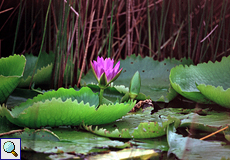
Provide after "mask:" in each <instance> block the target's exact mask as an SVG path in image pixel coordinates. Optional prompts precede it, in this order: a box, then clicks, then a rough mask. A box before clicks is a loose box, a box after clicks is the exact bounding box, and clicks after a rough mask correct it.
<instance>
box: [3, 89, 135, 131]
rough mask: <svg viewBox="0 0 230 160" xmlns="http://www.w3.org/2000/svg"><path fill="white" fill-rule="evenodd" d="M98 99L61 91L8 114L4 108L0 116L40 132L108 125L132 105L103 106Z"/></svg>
mask: <svg viewBox="0 0 230 160" xmlns="http://www.w3.org/2000/svg"><path fill="white" fill-rule="evenodd" d="M98 105H99V97H98V94H97V93H93V92H92V90H91V89H90V88H88V87H83V88H81V89H80V90H79V91H76V90H74V89H73V88H71V89H64V88H60V89H58V90H57V91H49V92H46V93H44V94H43V95H41V94H40V95H38V96H37V97H34V98H33V99H28V100H27V101H26V102H24V103H21V104H20V105H19V106H16V107H14V108H13V109H12V110H11V111H10V110H8V109H7V108H6V107H5V106H4V105H3V106H2V107H0V115H1V116H6V117H7V119H8V120H9V121H10V122H12V123H14V124H16V125H18V126H23V127H30V128H39V127H41V126H52V127H53V126H61V125H80V124H81V123H82V122H83V121H84V123H85V124H89V125H99V124H105V123H110V122H113V121H115V120H117V119H118V118H120V117H122V116H123V115H125V114H126V113H128V112H129V111H130V110H131V109H132V108H133V107H134V105H135V101H134V102H133V101H129V102H127V103H120V104H119V103H116V104H112V103H111V104H108V105H107V104H102V105H100V106H99V108H98V109H97V107H98Z"/></svg>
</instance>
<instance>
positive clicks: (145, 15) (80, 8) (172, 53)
mask: <svg viewBox="0 0 230 160" xmlns="http://www.w3.org/2000/svg"><path fill="white" fill-rule="evenodd" d="M229 7H230V3H229V2H228V0H222V1H217V0H69V1H66V0H63V1H62V0H60V1H55V0H46V1H41V0H40V1H39V0H14V1H13V0H8V1H6V0H2V2H1V4H0V17H1V22H0V45H1V53H0V56H9V55H10V54H14V53H17V54H25V53H32V54H34V55H38V56H39V53H41V51H46V52H47V53H49V52H50V51H53V52H54V53H55V55H56V61H55V67H54V74H53V80H54V84H53V87H54V88H58V87H60V86H62V84H63V82H64V81H65V80H63V77H64V71H65V68H66V65H67V61H68V60H70V62H71V63H72V65H73V67H71V76H70V77H71V84H72V85H74V84H78V85H79V82H80V79H81V77H82V74H83V73H86V72H87V70H88V69H89V68H90V61H91V60H93V59H95V58H96V57H97V56H98V55H100V56H103V57H112V58H114V59H115V61H117V60H118V59H119V58H122V59H125V57H126V56H129V55H131V54H136V55H138V54H140V55H141V56H142V57H144V56H151V57H153V59H155V60H159V61H161V60H163V59H164V58H167V57H170V58H173V57H175V58H176V59H180V58H182V57H190V58H191V59H192V60H193V61H194V63H195V64H197V63H199V62H207V61H208V60H211V61H215V60H220V59H221V57H222V56H226V55H229V53H230V46H229V35H230V29H229V28H230V17H229V16H230V8H229ZM72 65H71V66H72ZM77 70H80V71H81V72H80V74H78V75H77ZM65 86H67V83H65Z"/></svg>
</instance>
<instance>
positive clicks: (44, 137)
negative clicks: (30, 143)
mask: <svg viewBox="0 0 230 160" xmlns="http://www.w3.org/2000/svg"><path fill="white" fill-rule="evenodd" d="M1 138H21V139H23V140H34V141H35V140H39V141H56V142H58V141H60V140H59V138H58V136H57V135H56V134H54V133H53V132H51V131H49V130H48V129H37V130H34V129H29V128H25V129H23V130H18V131H17V132H12V131H11V133H9V134H6V135H4V136H1Z"/></svg>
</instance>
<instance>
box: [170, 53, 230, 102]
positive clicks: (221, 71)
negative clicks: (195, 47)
mask: <svg viewBox="0 0 230 160" xmlns="http://www.w3.org/2000/svg"><path fill="white" fill-rule="evenodd" d="M229 61H230V56H229V57H227V58H226V57H223V58H222V61H221V62H217V61H216V62H215V63H212V62H211V61H209V62H208V63H202V64H198V65H197V66H194V65H191V66H189V67H188V66H185V67H184V66H182V65H180V66H177V67H175V68H173V69H172V70H171V72H170V76H169V79H170V82H171V85H172V87H173V88H174V89H175V90H176V91H177V92H178V93H179V94H181V95H182V96H184V97H186V98H188V99H191V100H193V101H196V102H199V103H210V101H211V100H212V101H216V102H218V103H220V104H222V105H224V106H228V105H229V104H230V102H229V98H226V97H227V95H229V93H230V92H229V91H227V92H224V91H223V90H227V89H228V88H230V82H229V78H230V63H229ZM200 84H205V85H212V86H214V87H218V86H222V87H223V89H221V88H220V87H219V88H217V89H214V88H211V87H205V86H204V85H201V86H200V87H198V88H200V89H201V90H202V93H201V92H200V90H198V89H197V86H196V85H198V86H199V85H200ZM216 91H217V93H214V92H216ZM226 94H227V95H226ZM209 98H210V99H209Z"/></svg>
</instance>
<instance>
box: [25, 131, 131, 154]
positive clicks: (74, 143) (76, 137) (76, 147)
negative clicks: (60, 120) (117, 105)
mask: <svg viewBox="0 0 230 160" xmlns="http://www.w3.org/2000/svg"><path fill="white" fill-rule="evenodd" d="M51 131H52V133H54V134H55V135H57V137H58V138H59V141H54V140H47V141H43V140H28V139H22V144H21V148H22V150H24V151H35V152H40V153H58V154H61V153H72V154H73V153H74V154H88V153H90V152H92V151H95V149H96V148H102V147H103V148H105V149H106V148H107V150H108V148H109V147H114V148H117V147H118V148H125V147H127V145H126V144H125V143H124V142H120V141H117V140H110V139H109V138H107V137H100V136H97V135H94V134H92V133H89V132H81V131H75V130H73V129H70V128H58V129H51ZM99 151H100V150H99Z"/></svg>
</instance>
